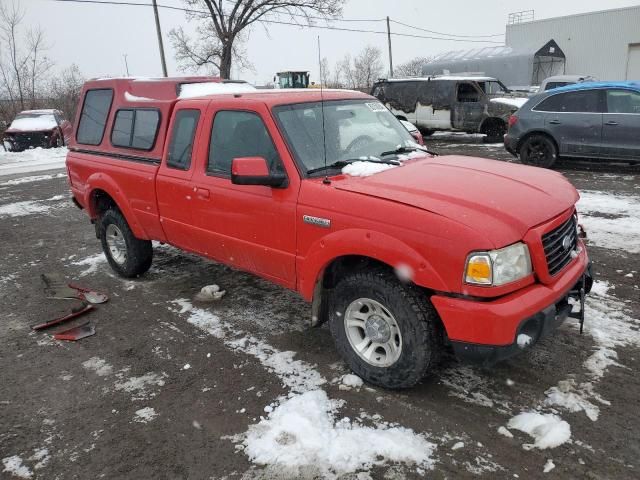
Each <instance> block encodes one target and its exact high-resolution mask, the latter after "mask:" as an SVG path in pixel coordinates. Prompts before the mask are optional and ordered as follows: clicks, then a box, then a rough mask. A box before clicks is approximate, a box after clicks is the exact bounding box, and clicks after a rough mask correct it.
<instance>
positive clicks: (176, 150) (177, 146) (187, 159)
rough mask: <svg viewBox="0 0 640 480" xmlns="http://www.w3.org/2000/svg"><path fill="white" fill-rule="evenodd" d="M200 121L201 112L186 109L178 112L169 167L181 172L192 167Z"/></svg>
mask: <svg viewBox="0 0 640 480" xmlns="http://www.w3.org/2000/svg"><path fill="white" fill-rule="evenodd" d="M199 119H200V110H191V109H185V110H178V112H176V114H175V120H174V122H173V129H172V131H171V143H170V144H169V154H168V157H167V166H168V167H170V168H176V169H179V170H189V168H190V167H191V154H192V152H193V139H194V137H195V134H196V127H197V126H198V120H199Z"/></svg>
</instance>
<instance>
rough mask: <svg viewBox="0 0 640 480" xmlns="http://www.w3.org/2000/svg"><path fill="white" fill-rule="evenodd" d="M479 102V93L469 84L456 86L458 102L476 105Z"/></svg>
mask: <svg viewBox="0 0 640 480" xmlns="http://www.w3.org/2000/svg"><path fill="white" fill-rule="evenodd" d="M479 101H480V92H478V90H477V89H476V88H475V87H474V86H473V85H472V84H470V83H460V84H458V102H460V103H477V102H479Z"/></svg>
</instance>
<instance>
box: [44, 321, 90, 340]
mask: <svg viewBox="0 0 640 480" xmlns="http://www.w3.org/2000/svg"><path fill="white" fill-rule="evenodd" d="M95 334H96V329H95V327H94V326H93V325H91V324H90V323H89V322H86V323H83V324H82V325H78V326H75V327H72V328H70V329H68V330H63V331H61V332H57V333H55V334H54V335H53V338H55V339H56V340H67V341H70V342H76V341H78V340H81V339H83V338H86V337H90V336H92V335H95Z"/></svg>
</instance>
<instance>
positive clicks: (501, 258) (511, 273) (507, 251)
mask: <svg viewBox="0 0 640 480" xmlns="http://www.w3.org/2000/svg"><path fill="white" fill-rule="evenodd" d="M531 273H532V270H531V257H530V255H529V248H527V246H526V245H525V244H524V243H516V244H515V245H511V246H509V247H505V248H501V249H500V250H492V251H490V252H474V253H472V254H471V255H469V257H468V258H467V264H466V265H465V275H464V281H465V282H466V283H470V284H472V285H487V286H499V285H505V284H507V283H511V282H515V281H516V280H520V279H521V278H524V277H526V276H528V275H530V274H531Z"/></svg>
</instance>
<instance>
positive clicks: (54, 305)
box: [0, 135, 640, 479]
mask: <svg viewBox="0 0 640 480" xmlns="http://www.w3.org/2000/svg"><path fill="white" fill-rule="evenodd" d="M428 141H429V144H430V146H431V147H432V148H433V149H435V150H437V151H440V152H442V153H450V154H463V155H474V156H482V157H490V158H495V159H497V160H505V161H513V159H512V158H511V157H510V155H509V154H507V153H506V152H505V151H504V150H503V149H502V146H501V145H484V144H482V141H481V139H480V138H477V137H474V136H461V135H437V136H435V137H432V138H431V139H428ZM559 170H560V171H561V172H562V173H564V174H565V175H566V176H567V177H568V178H569V179H570V180H571V181H572V182H573V183H574V184H575V185H576V186H577V187H578V188H579V189H581V190H584V191H588V192H601V193H602V195H603V196H604V197H606V199H608V200H610V201H613V200H616V199H618V200H620V199H627V200H628V202H627V204H625V205H627V206H626V207H625V206H624V205H623V206H622V207H616V205H617V204H613V203H611V204H610V202H609V203H607V205H609V206H608V207H607V208H604V207H602V208H600V207H594V208H596V211H594V212H592V213H591V217H587V220H589V221H593V224H594V225H596V226H597V228H600V225H603V223H597V222H596V220H597V219H605V220H608V221H610V222H613V225H614V226H615V227H616V228H621V230H615V229H614V232H615V231H622V232H624V231H625V228H628V229H629V230H628V231H630V232H631V234H632V235H631V236H630V237H628V239H627V240H625V241H624V242H622V241H616V237H615V235H614V237H602V238H609V240H606V241H605V240H598V241H597V242H596V241H595V240H594V244H592V245H591V246H590V250H589V251H590V255H591V257H592V259H593V260H594V262H595V264H596V272H597V289H596V292H594V295H592V296H591V299H590V300H589V305H588V306H589V309H588V313H587V321H586V330H585V334H584V335H579V334H578V331H577V327H576V325H575V322H568V323H566V324H565V325H563V326H562V327H561V328H560V329H559V330H558V331H557V332H556V334H555V335H553V336H552V337H549V338H547V339H545V340H544V341H542V342H541V343H540V344H538V345H537V346H536V347H535V348H534V349H532V350H531V351H528V352H527V353H525V354H522V355H521V356H519V357H517V358H515V359H513V360H511V361H508V362H504V363H502V364H500V365H498V366H496V367H494V368H492V369H478V368H471V367H468V366H464V365H460V364H458V363H457V362H456V361H455V360H454V359H451V358H447V359H445V361H444V362H443V364H442V365H441V366H440V367H439V368H438V371H436V372H434V373H433V374H432V375H431V376H429V377H428V378H426V379H425V380H424V381H423V382H422V383H421V384H420V385H419V386H417V387H416V388H414V389H411V390H408V391H402V392H394V391H385V390H382V389H378V388H370V387H367V386H366V385H359V382H358V381H357V380H358V379H354V378H353V377H349V376H348V377H345V378H343V376H344V375H345V374H348V371H347V369H346V367H345V365H344V363H343V362H342V361H341V360H340V358H339V357H338V356H337V354H336V352H335V350H334V347H333V342H332V340H331V336H330V334H329V331H328V329H327V328H326V327H323V328H319V329H309V328H308V319H309V317H310V308H309V306H308V305H306V304H305V303H304V302H302V301H301V300H300V298H299V297H298V296H297V295H296V294H294V293H292V292H288V291H285V290H282V289H280V288H278V287H275V286H273V285H271V284H269V283H267V282H266V281H263V280H260V279H258V278H255V277H253V276H251V275H248V274H245V273H242V272H238V271H235V270H232V269H230V268H227V267H225V266H222V265H218V264H215V263H212V262H209V261H206V260H203V259H200V258H197V257H194V256H192V255H188V254H185V253H181V252H179V251H177V250H175V249H173V248H170V247H166V246H157V248H156V249H155V258H154V265H153V267H152V269H151V271H150V272H149V273H148V274H147V275H145V276H144V277H143V278H141V279H139V280H135V281H125V280H122V279H120V278H118V277H116V276H114V275H113V273H112V272H111V270H110V269H109V267H108V265H107V264H106V262H105V261H104V257H103V256H102V254H101V250H100V246H99V242H98V241H97V240H96V239H95V236H94V231H93V228H92V226H91V225H90V224H89V223H88V221H87V219H86V217H85V215H84V214H83V213H82V212H80V211H78V210H77V209H76V208H75V207H74V206H73V205H72V204H71V202H70V201H68V190H67V187H66V179H65V178H63V176H61V175H60V172H62V170H57V171H53V172H39V173H38V174H37V175H35V176H33V177H32V178H24V177H27V176H28V174H26V173H24V174H20V175H13V176H5V177H0V245H2V263H1V264H0V305H1V306H2V312H3V316H2V320H1V321H0V341H1V347H0V385H1V388H0V459H2V462H3V464H2V465H0V477H1V478H12V477H14V476H15V477H17V478H19V476H20V475H22V476H23V477H24V478H43V479H76V478H77V479H86V478H109V479H112V478H131V479H142V478H157V479H178V478H189V479H206V478H216V479H219V478H230V479H236V478H323V477H339V478H358V479H367V478H389V479H395V478H423V477H427V478H473V477H477V476H484V477H486V478H543V477H556V478H591V479H600V478H602V479H605V478H606V479H609V478H638V476H639V473H638V468H639V467H640V464H639V460H638V459H639V458H640V442H639V441H638V431H640V421H639V420H638V416H637V410H638V403H639V402H638V392H640V388H639V387H640V379H639V377H638V375H637V374H636V372H637V371H638V367H640V356H639V350H638V348H639V346H640V340H639V335H638V326H639V325H640V324H639V323H638V320H637V319H639V318H640V301H639V295H638V292H639V287H638V283H640V282H639V279H640V272H639V271H638V270H640V268H639V267H640V253H638V252H639V250H638V248H637V244H638V242H640V235H638V233H637V232H638V222H640V219H639V218H638V216H637V208H636V207H637V206H638V197H640V190H639V188H640V167H628V166H610V165H598V164H585V163H580V164H577V163H574V162H565V163H563V164H562V165H560V167H559ZM594 195H596V193H593V194H591V197H590V198H595V197H594ZM598 198H599V197H598ZM598 208H600V210H598ZM616 208H617V210H615V209H616ZM594 219H596V220H594ZM607 225H609V224H608V223H607ZM603 228H604V227H603ZM607 228H609V227H607ZM611 228H613V227H611ZM604 233H606V232H604ZM595 238H600V237H594V239H595ZM634 252H635V253H634ZM46 272H57V273H60V274H63V275H65V276H67V277H68V278H70V279H74V280H76V281H78V282H79V283H81V284H83V285H86V286H90V287H92V288H94V289H96V290H99V291H103V292H107V293H108V294H109V295H110V296H111V299H110V301H109V302H108V303H106V304H104V305H100V306H98V308H96V310H95V311H93V312H91V313H89V314H88V315H87V316H86V317H85V318H86V319H87V320H88V319H90V320H91V321H92V322H93V323H94V324H95V326H96V332H97V333H96V335H95V336H93V337H90V338H87V339H84V340H82V341H80V342H78V343H62V342H57V341H55V340H52V339H51V337H50V336H49V335H47V334H46V333H34V332H31V331H30V329H29V326H30V325H32V324H34V323H37V322H40V321H42V320H45V319H49V318H50V317H52V316H55V314H56V313H58V312H59V311H60V310H61V308H62V307H61V306H60V301H58V300H51V299H47V298H45V296H44V294H43V290H42V284H41V281H40V278H39V277H40V275H41V274H42V273H46ZM214 283H215V284H218V285H220V286H221V287H222V288H223V289H224V290H226V291H227V294H226V295H225V296H224V297H223V299H222V300H221V301H219V302H217V303H215V304H210V305H199V304H197V302H195V301H193V297H194V296H195V294H196V293H197V292H198V291H199V290H200V288H201V287H202V286H204V285H209V284H214ZM64 306H65V305H63V307H64ZM287 352H291V353H287ZM310 386H311V387H310ZM309 390H313V391H314V392H315V394H316V396H315V397H313V398H312V397H311V396H309V395H307V394H305V393H304V392H307V393H308V391H309ZM325 394H326V396H325ZM301 395H302V396H301ZM287 397H289V398H290V401H289V400H287ZM326 398H329V399H331V402H329V403H330V404H331V407H330V411H329V412H324V414H323V415H320V416H319V417H318V418H317V419H316V420H314V418H315V417H313V416H312V417H309V418H311V420H310V421H309V419H308V418H306V417H304V416H294V417H293V418H286V419H285V420H286V421H289V422H290V425H293V426H294V427H295V426H297V427H300V431H299V432H298V433H297V434H294V433H291V432H289V433H286V434H285V433H283V432H280V433H279V434H278V436H277V438H276V439H275V442H276V444H277V445H279V447H282V448H283V450H282V452H285V453H283V455H282V456H281V457H279V458H280V460H281V462H284V463H287V461H288V457H287V455H286V452H293V451H297V452H298V457H297V463H298V464H299V466H298V467H295V468H294V467H293V466H291V465H292V463H291V462H289V463H288V465H289V467H286V466H283V464H282V463H280V464H278V463H276V462H275V461H274V460H273V459H271V460H268V461H266V462H267V464H262V463H260V462H261V460H260V458H263V460H262V462H265V460H264V457H260V455H259V452H258V450H256V448H255V447H256V444H255V443H252V441H251V439H252V438H253V439H255V438H256V437H259V438H263V437H264V435H265V432H267V433H268V432H269V431H270V430H269V429H270V428H271V427H273V426H274V424H275V422H276V419H277V415H276V413H277V412H278V411H279V410H278V408H279V407H278V406H279V405H280V406H282V405H285V404H286V405H288V406H289V407H291V408H293V406H294V402H296V401H297V402H298V408H299V410H298V413H299V412H301V411H302V410H300V408H301V407H300V405H302V407H304V405H308V406H311V407H313V408H314V409H315V407H317V406H320V407H322V406H323V405H324V404H323V403H322V400H323V399H324V400H326ZM554 398H555V399H556V402H555V404H554V403H553V401H552V400H550V399H554ZM558 399H560V400H558ZM305 402H306V403H305ZM314 402H315V403H314ZM274 407H275V408H276V412H271V416H269V415H268V414H269V413H270V411H271V410H272V409H273V408H274ZM532 411H538V412H541V413H544V414H555V415H557V417H558V418H561V419H562V420H563V421H565V422H567V423H568V424H569V425H570V430H571V439H570V440H569V441H568V442H565V443H563V444H562V445H560V446H557V447H555V448H549V449H543V450H542V449H539V448H533V449H528V447H526V445H528V444H531V443H533V438H532V437H531V436H530V435H528V434H526V433H524V432H521V431H519V430H517V429H515V428H509V432H510V434H511V435H512V437H508V436H505V435H504V434H501V433H499V432H498V429H499V428H500V427H507V426H508V425H509V421H510V419H511V418H512V417H514V416H515V415H518V414H519V413H521V412H532ZM280 413H281V414H284V409H282V410H281V411H280ZM311 413H312V414H313V413H314V412H311ZM261 417H263V418H265V419H267V420H263V421H262V422H261ZM281 417H282V415H281ZM345 417H348V418H349V420H348V421H347V420H344V418H345ZM278 418H280V417H278ZM281 419H282V418H281ZM338 420H341V421H338ZM325 421H327V422H328V426H326V425H325V424H324V423H323V422H325ZM336 421H338V423H335V422H336ZM260 422H261V423H260ZM257 424H259V425H258V426H256V425H257ZM297 427H296V428H297ZM302 427H304V428H302ZM292 428H293V427H292ZM314 428H317V429H320V428H325V430H324V433H325V434H326V435H327V436H325V437H322V438H320V441H319V442H318V443H317V444H313V443H312V444H311V446H308V445H307V450H304V449H302V450H297V449H298V447H300V445H303V444H305V441H310V440H314V439H313V438H307V437H308V436H312V435H313V431H314V430H313V429H314ZM394 428H395V430H394ZM305 429H306V430H305ZM407 429H410V430H407ZM272 430H273V428H272ZM385 431H386V433H384V432H385ZM501 431H502V432H503V433H509V432H507V431H505V430H504V429H501ZM345 432H346V433H348V435H347V434H346V433H345ZM394 432H395V433H398V435H400V436H399V437H398V438H399V439H400V440H399V442H398V445H401V446H403V448H404V445H405V444H404V443H402V442H403V441H404V440H406V439H409V440H410V441H414V444H412V445H413V446H415V445H417V449H416V450H417V451H418V452H422V453H421V454H422V455H423V456H422V458H419V457H420V453H417V454H416V455H418V458H413V457H411V456H410V455H408V454H407V455H408V458H406V459H402V456H401V455H400V457H399V453H397V452H396V453H393V452H391V453H389V452H390V451H391V450H392V448H391V447H392V446H393V445H392V444H393V443H394V441H391V442H389V444H385V445H382V443H384V440H385V439H386V440H387V441H388V440H389V438H391V437H385V436H384V435H386V434H391V433H394ZM261 435H262V436H263V437H261ZM376 435H377V436H376ZM345 439H346V440H345ZM332 442H336V443H339V442H343V443H339V444H340V445H341V449H340V451H337V452H336V451H332V452H330V453H331V454H332V455H337V457H330V456H329V457H327V456H326V455H324V454H323V453H317V452H324V451H325V450H327V446H330V445H332ZM415 442H417V443H415ZM523 445H525V447H523ZM454 447H455V448H454ZM371 449H373V450H372V451H373V453H371V454H368V455H369V456H367V455H365V453H366V452H367V451H368V450H371ZM406 451H407V452H409V451H411V450H410V449H409V448H407V449H406ZM263 453H264V452H263ZM316 453H317V454H316ZM359 455H361V456H359ZM338 457H339V458H338ZM414 457H415V455H414ZM332 458H333V459H334V460H335V459H336V458H338V460H335V461H332V460H331V459H332ZM359 458H360V459H361V458H364V459H365V460H362V461H360V460H357V459H359ZM367 458H368V459H369V460H368V461H367V460H366V459H367ZM354 459H356V460H354ZM252 460H255V461H252ZM289 460H290V459H289ZM354 461H355V464H354ZM358 462H360V463H358ZM415 462H417V463H415ZM336 465H343V466H344V468H343V467H341V468H336ZM354 465H355V466H354ZM552 465H553V466H555V468H553V469H551V468H552ZM545 467H546V468H545ZM3 469H4V471H3V472H2V470H3ZM544 470H548V471H549V472H548V473H544V472H543V471H544Z"/></svg>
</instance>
